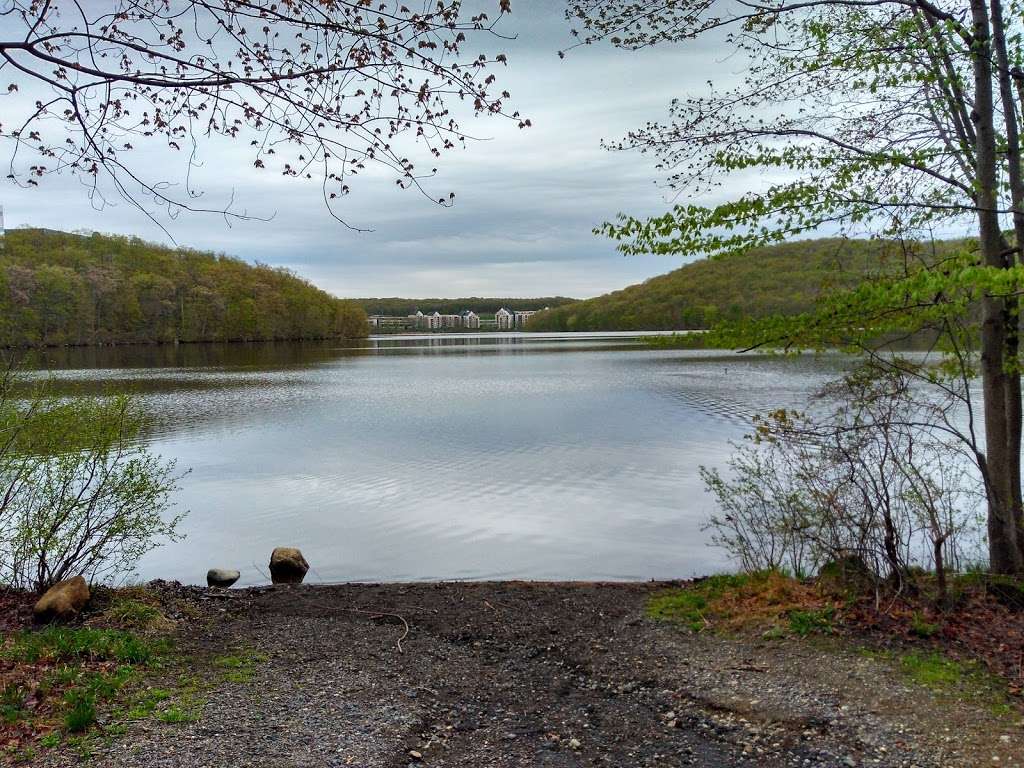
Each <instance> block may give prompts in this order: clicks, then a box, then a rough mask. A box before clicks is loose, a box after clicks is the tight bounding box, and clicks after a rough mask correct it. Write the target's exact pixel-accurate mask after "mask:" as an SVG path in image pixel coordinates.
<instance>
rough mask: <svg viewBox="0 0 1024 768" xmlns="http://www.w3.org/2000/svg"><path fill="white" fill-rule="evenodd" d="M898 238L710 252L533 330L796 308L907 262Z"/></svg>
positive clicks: (647, 324) (654, 325) (685, 320)
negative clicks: (706, 256) (723, 254)
mask: <svg viewBox="0 0 1024 768" xmlns="http://www.w3.org/2000/svg"><path fill="white" fill-rule="evenodd" d="M902 258H903V252H902V249H901V248H899V247H898V246H897V245H896V244H894V243H887V242H883V241H876V240H848V239H841V238H831V239H818V240H799V241H795V242H791V243H784V244H781V245H776V246H770V247H765V248H758V249H755V250H752V251H749V252H747V253H744V254H740V255H738V256H729V257H723V258H720V259H703V260H701V261H695V262H693V263H692V264H687V265H685V266H683V267H680V268H679V269H676V270H674V271H672V272H669V273H668V274H666V275H661V276H659V277H653V278H651V279H650V280H647V281H645V282H643V283H638V284H636V285H631V286H629V287H628V288H623V289H622V290H620V291H615V292H613V293H608V294H605V295H603V296H598V297H596V298H593V299H587V300H585V301H578V302H575V303H572V304H566V305H563V306H560V307H557V308H553V309H551V310H550V311H548V312H541V313H539V314H537V315H534V316H533V317H532V318H531V319H530V321H529V322H528V324H527V328H528V329H529V330H531V331H608V330H687V329H699V328H708V327H709V326H711V325H713V324H714V323H715V322H716V321H718V320H723V319H739V318H742V317H764V316H767V315H775V314H795V313H798V312H803V311H805V310H809V309H811V308H812V307H813V306H814V303H815V301H816V300H817V299H818V297H819V296H821V295H822V293H823V292H825V291H832V290H836V289H841V288H849V287H853V286H855V285H857V284H858V283H859V282H860V281H862V280H864V279H865V277H866V276H868V275H871V274H879V273H881V272H882V271H885V270H891V269H894V268H896V267H897V266H899V265H901V264H902Z"/></svg>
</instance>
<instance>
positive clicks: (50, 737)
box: [39, 731, 63, 749]
mask: <svg viewBox="0 0 1024 768" xmlns="http://www.w3.org/2000/svg"><path fill="white" fill-rule="evenodd" d="M62 738H63V734H62V733H61V732H60V731H50V732H49V733H48V734H46V735H45V736H43V737H42V738H41V739H39V746H41V747H45V748H46V749H53V748H54V747H59V746H60V742H61V739H62Z"/></svg>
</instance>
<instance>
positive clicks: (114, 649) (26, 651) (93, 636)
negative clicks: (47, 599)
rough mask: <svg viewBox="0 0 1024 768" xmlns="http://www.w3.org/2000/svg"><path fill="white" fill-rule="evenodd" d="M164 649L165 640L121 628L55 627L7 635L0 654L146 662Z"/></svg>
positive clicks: (45, 659) (16, 659)
mask: <svg viewBox="0 0 1024 768" xmlns="http://www.w3.org/2000/svg"><path fill="white" fill-rule="evenodd" d="M166 649H167V643H166V642H162V641H154V640H146V639H143V638H140V637H137V636H136V635H133V634H131V633H130V632H125V631H123V630H117V629H94V628H91V627H74V628H72V627H56V626H54V627H46V628H45V629H42V630H39V631H31V630H24V631H22V632H16V633H14V634H12V635H10V636H9V637H8V638H7V642H6V643H5V644H4V646H3V649H2V651H0V657H2V658H3V659H5V660H7V661H14V662H25V663H29V664H35V663H38V662H67V661H116V662H120V663H122V664H147V663H149V662H151V661H153V660H154V659H155V657H156V656H157V654H158V653H160V652H161V651H163V650H166Z"/></svg>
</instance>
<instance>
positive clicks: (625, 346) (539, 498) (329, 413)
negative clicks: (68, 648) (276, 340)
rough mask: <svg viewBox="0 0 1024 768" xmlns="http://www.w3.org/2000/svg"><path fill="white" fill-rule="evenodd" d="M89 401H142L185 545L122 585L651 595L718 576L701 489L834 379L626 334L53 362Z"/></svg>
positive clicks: (71, 357)
mask: <svg viewBox="0 0 1024 768" xmlns="http://www.w3.org/2000/svg"><path fill="white" fill-rule="evenodd" d="M47 355H48V360H47V365H48V366H49V367H50V368H52V369H54V370H55V372H56V373H57V375H58V376H59V377H60V378H61V379H62V380H65V381H67V383H68V384H69V385H72V384H73V385H74V386H75V387H79V388H84V389H85V390H86V391H102V390H105V389H111V388H112V389H128V390H131V391H135V392H138V393H139V394H140V396H141V397H142V398H143V400H144V402H145V405H146V407H147V408H148V409H149V410H150V411H151V412H152V413H153V414H154V415H155V416H156V418H157V422H158V424H157V427H156V428H155V429H154V430H153V432H152V434H150V435H149V436H148V439H149V441H150V442H151V446H152V449H153V450H154V451H155V452H157V453H159V454H161V455H163V456H165V457H168V458H173V459H175V460H177V462H178V467H179V469H180V470H185V469H189V470H190V472H189V473H188V474H187V475H186V476H185V477H183V478H182V480H181V483H180V485H181V488H180V491H179V492H178V493H177V494H176V496H175V499H174V501H175V506H176V508H177V509H179V510H188V511H189V515H188V518H187V519H186V521H185V523H184V532H185V533H186V534H187V538H186V539H185V540H184V541H182V542H179V543H175V544H171V545H169V546H166V547H164V548H162V549H159V550H157V551H156V552H154V553H152V554H150V555H149V556H147V557H146V558H145V560H144V561H143V562H142V563H141V565H140V569H139V574H138V577H139V578H141V579H143V580H148V579H151V578H157V577H159V578H164V579H178V580H181V581H183V582H189V583H202V582H204V579H205V574H206V570H207V569H208V568H210V567H215V566H216V567H225V568H238V569H239V570H240V571H241V572H242V580H241V582H240V583H244V584H258V583H263V582H266V581H268V580H269V579H268V576H267V562H268V560H269V557H270V552H271V550H272V549H273V548H274V547H275V546H281V545H288V546H298V547H300V548H301V549H302V550H303V552H304V554H305V555H306V558H307V560H309V562H310V564H311V566H312V570H311V571H310V574H309V576H308V577H307V579H308V580H310V581H326V582H336V581H405V580H422V579H510V578H526V579H650V578H658V579H660V578H676V577H686V576H692V575H695V574H701V573H707V572H709V571H713V570H716V569H720V568H722V567H724V566H725V565H726V563H725V560H724V557H723V554H722V553H721V552H719V551H717V550H715V549H713V548H709V547H708V546H707V543H706V542H707V535H706V533H704V532H703V531H702V522H703V520H704V519H705V518H706V516H707V514H708V513H709V511H710V510H711V508H712V504H713V502H712V499H711V498H710V497H709V496H708V495H706V494H705V493H704V490H703V485H702V483H701V480H700V477H699V475H698V468H699V467H700V466H701V465H702V464H703V465H722V464H723V463H724V462H725V460H726V459H727V457H728V455H729V453H730V441H734V440H738V439H740V438H741V437H742V435H743V434H744V433H745V432H746V431H747V430H748V428H749V425H750V419H751V417H752V416H753V415H754V414H755V413H758V412H763V411H765V410H766V409H769V408H775V407H780V406H788V407H792V406H800V405H802V404H803V402H804V400H805V398H806V396H807V394H808V393H810V392H811V391H812V390H814V389H816V388H817V387H818V386H820V385H821V384H822V383H824V382H825V381H826V380H828V379H830V378H833V377H834V376H835V375H837V373H838V372H839V371H840V369H841V368H842V367H843V364H844V362H843V359H842V358H840V357H838V356H830V357H825V358H820V357H819V358H815V357H809V356H808V357H800V358H795V359H794V358H782V357H772V356H762V355H754V354H744V355H738V354H735V353H732V352H716V351H683V350H678V351H677V350H656V349H652V348H650V347H649V346H648V345H646V344H644V343H643V341H642V340H641V339H639V338H637V337H636V335H635V334H562V335H560V334H503V335H468V334H452V335H441V334H438V335H431V336H383V337H374V338H371V339H369V340H366V341H361V342H357V343H354V344H350V345H342V344H337V343H306V344H259V345H182V346H177V347H173V346H167V347H125V348H117V349H110V348H107V349H72V350H54V351H50V352H48V353H47Z"/></svg>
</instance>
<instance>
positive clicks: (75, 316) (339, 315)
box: [0, 229, 367, 347]
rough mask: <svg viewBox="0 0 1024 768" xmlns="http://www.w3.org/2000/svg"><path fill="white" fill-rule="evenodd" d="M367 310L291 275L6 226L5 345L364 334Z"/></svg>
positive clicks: (2, 270)
mask: <svg viewBox="0 0 1024 768" xmlns="http://www.w3.org/2000/svg"><path fill="white" fill-rule="evenodd" d="M366 335H367V319H366V313H365V312H364V311H363V309H362V308H361V307H360V306H359V305H358V304H356V303H355V302H353V301H346V300H342V299H338V298H335V297H334V296H331V295H330V294H328V293H326V292H324V291H322V290H320V289H319V288H317V287H315V286H313V285H312V284H310V283H309V282H307V281H306V280H303V279H302V278H300V277H298V276H296V275H295V274H293V273H291V272H289V271H288V270H286V269H279V268H274V267H269V266H265V265H261V264H257V265H255V266H254V265H251V264H247V263H246V262H244V261H241V260H240V259H236V258H231V257H228V256H225V255H222V254H215V253H208V252H202V251H195V250H189V249H181V248H168V247H166V246H162V245H156V244H153V243H148V242H145V241H143V240H140V239H138V238H134V237H120V236H114V235H101V234H72V233H67V232H56V231H52V230H44V229H14V230H8V231H7V233H6V236H5V238H4V247H3V250H2V251H0V346H7V347H11V346H43V345H89V344H133V343H167V342H202V341H273V340H299V339H324V338H339V337H345V338H362V337H364V336H366Z"/></svg>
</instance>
